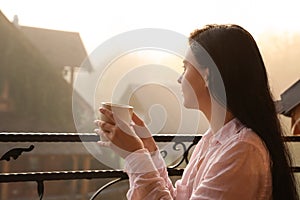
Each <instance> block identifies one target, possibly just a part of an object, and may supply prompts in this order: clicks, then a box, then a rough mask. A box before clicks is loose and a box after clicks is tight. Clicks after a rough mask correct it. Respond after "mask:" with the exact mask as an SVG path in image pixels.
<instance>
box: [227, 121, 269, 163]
mask: <svg viewBox="0 0 300 200" xmlns="http://www.w3.org/2000/svg"><path fill="white" fill-rule="evenodd" d="M223 148H224V150H225V151H236V152H239V153H241V154H244V155H248V156H255V157H261V159H262V160H264V161H265V162H268V161H269V159H270V158H269V152H268V149H267V147H266V145H265V143H264V142H263V140H262V139H261V138H260V137H259V136H258V135H257V134H256V133H255V132H254V131H253V130H251V129H249V128H246V127H245V128H243V129H242V130H241V131H240V132H239V133H237V134H235V135H234V136H232V137H231V138H230V139H229V140H228V141H227V143H226V144H224V146H223Z"/></svg>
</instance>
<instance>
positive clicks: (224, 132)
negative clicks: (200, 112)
mask: <svg viewBox="0 0 300 200" xmlns="http://www.w3.org/2000/svg"><path fill="white" fill-rule="evenodd" d="M244 127H245V126H244V125H243V124H242V123H241V122H240V121H239V120H238V119H237V118H234V119H232V120H230V121H229V122H227V123H226V124H225V125H224V126H223V127H222V128H220V129H219V130H218V131H217V132H216V133H214V134H212V136H211V140H210V142H211V144H217V143H220V144H224V143H225V142H226V141H227V140H228V139H229V138H231V137H232V136H233V135H235V134H237V133H239V132H240V131H241V130H242V129H243V128H244ZM210 132H211V133H212V131H210Z"/></svg>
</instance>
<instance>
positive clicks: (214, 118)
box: [204, 100, 234, 133]
mask: <svg viewBox="0 0 300 200" xmlns="http://www.w3.org/2000/svg"><path fill="white" fill-rule="evenodd" d="M211 105H212V106H211V109H210V110H209V111H206V112H204V114H205V115H206V118H207V119H208V120H209V123H210V127H211V130H212V131H213V132H214V133H216V132H217V131H218V130H219V129H220V128H222V127H223V126H224V125H225V124H226V123H228V122H229V121H231V120H232V119H233V118H234V116H233V114H232V113H231V112H230V111H228V110H227V109H226V108H224V107H223V106H221V105H220V104H219V103H217V102H216V101H214V100H212V101H211Z"/></svg>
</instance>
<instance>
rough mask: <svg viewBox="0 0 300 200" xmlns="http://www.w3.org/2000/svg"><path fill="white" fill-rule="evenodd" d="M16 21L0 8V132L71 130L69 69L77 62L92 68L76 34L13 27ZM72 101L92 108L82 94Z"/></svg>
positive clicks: (72, 75) (74, 68)
mask: <svg viewBox="0 0 300 200" xmlns="http://www.w3.org/2000/svg"><path fill="white" fill-rule="evenodd" d="M16 21H17V20H15V21H14V23H11V22H10V21H9V20H8V19H7V18H6V17H5V16H4V15H3V13H1V12H0V27H1V35H0V37H1V44H0V50H1V52H2V53H1V55H0V69H1V74H0V131H9V132H19V131H22V132H24V131H25V132H27V131H30V132H76V128H75V125H74V120H73V115H72V93H73V87H72V83H73V77H74V72H75V71H76V70H77V69H79V67H81V64H82V63H83V61H84V63H85V66H83V67H84V69H86V71H87V72H89V71H91V70H92V67H91V64H90V63H89V61H88V60H85V59H86V58H87V53H86V51H85V49H84V46H83V44H82V41H81V39H80V36H79V34H78V33H74V32H65V31H56V30H48V29H41V28H33V27H25V26H19V25H18V24H16ZM74 93H75V96H76V95H78V96H79V94H78V93H77V92H76V91H75V92H74ZM76 99H79V100H78V101H80V103H81V105H82V108H83V109H84V110H87V111H88V112H89V113H91V112H92V109H91V108H90V106H89V105H88V104H87V103H86V102H84V101H83V100H82V98H80V97H78V98H76ZM91 116H92V114H91ZM91 121H92V119H91ZM91 123H92V122H91ZM91 130H92V129H91Z"/></svg>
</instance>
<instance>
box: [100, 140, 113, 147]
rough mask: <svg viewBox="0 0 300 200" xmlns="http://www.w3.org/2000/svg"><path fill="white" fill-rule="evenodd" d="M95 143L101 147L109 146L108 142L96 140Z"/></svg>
mask: <svg viewBox="0 0 300 200" xmlns="http://www.w3.org/2000/svg"><path fill="white" fill-rule="evenodd" d="M97 144H98V145H99V146H101V147H110V146H111V143H110V142H103V141H98V142H97Z"/></svg>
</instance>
